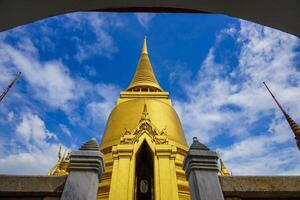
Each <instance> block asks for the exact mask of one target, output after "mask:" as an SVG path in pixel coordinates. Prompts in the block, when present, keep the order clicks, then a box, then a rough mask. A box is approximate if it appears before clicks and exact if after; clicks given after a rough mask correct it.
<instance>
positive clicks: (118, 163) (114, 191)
mask: <svg viewBox="0 0 300 200" xmlns="http://www.w3.org/2000/svg"><path fill="white" fill-rule="evenodd" d="M132 153H133V145H131V144H130V145H127V144H120V145H117V146H113V149H112V154H113V159H114V164H113V173H112V180H111V188H110V192H109V199H110V200H116V199H118V200H127V199H128V197H129V196H132V194H131V193H132V192H133V191H130V190H129V185H130V183H129V179H130V174H132V173H134V171H133V170H134V168H133V167H134V166H133V165H131V159H132ZM131 184H133V183H131Z"/></svg>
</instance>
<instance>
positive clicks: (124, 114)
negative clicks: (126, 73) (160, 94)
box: [101, 98, 187, 149]
mask: <svg viewBox="0 0 300 200" xmlns="http://www.w3.org/2000/svg"><path fill="white" fill-rule="evenodd" d="M144 105H147V112H148V114H149V118H150V120H151V122H152V123H153V124H154V125H155V127H156V128H157V129H158V131H161V130H164V129H165V131H166V136H167V138H168V139H169V141H170V142H175V143H176V144H177V145H179V146H183V147H186V146H187V143H186V140H185V137H184V133H183V130H182V127H181V123H180V120H179V117H178V115H177V113H176V111H175V110H174V109H173V108H172V106H170V105H169V104H167V103H164V102H162V101H160V100H156V99H147V98H138V99H133V100H128V101H125V102H123V103H120V104H118V105H117V106H116V107H115V108H114V110H113V111H112V112H111V114H110V116H109V118H108V120H107V123H106V128H105V132H104V135H103V137H102V143H101V149H104V148H106V147H109V146H113V145H116V144H118V143H119V142H120V138H121V137H122V136H123V134H124V132H125V129H129V130H130V131H133V130H134V129H135V128H136V127H137V126H138V124H139V122H140V119H141V117H142V113H143V109H144Z"/></svg>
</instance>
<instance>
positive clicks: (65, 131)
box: [59, 124, 72, 137]
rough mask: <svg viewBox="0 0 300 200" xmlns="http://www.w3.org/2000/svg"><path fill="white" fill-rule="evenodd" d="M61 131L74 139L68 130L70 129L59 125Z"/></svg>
mask: <svg viewBox="0 0 300 200" xmlns="http://www.w3.org/2000/svg"><path fill="white" fill-rule="evenodd" d="M59 127H60V129H61V130H62V131H63V133H65V134H66V135H67V136H69V137H72V134H71V131H70V130H69V129H68V127H67V126H66V125H64V124H59Z"/></svg>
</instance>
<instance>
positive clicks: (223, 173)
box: [217, 153, 231, 176]
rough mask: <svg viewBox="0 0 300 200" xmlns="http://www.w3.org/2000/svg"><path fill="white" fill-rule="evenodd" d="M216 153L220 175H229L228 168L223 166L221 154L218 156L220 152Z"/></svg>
mask: <svg viewBox="0 0 300 200" xmlns="http://www.w3.org/2000/svg"><path fill="white" fill-rule="evenodd" d="M217 154H218V157H219V159H220V165H221V166H220V173H221V176H231V173H230V171H229V169H228V168H227V167H226V166H225V164H224V162H223V160H222V158H221V156H220V153H217Z"/></svg>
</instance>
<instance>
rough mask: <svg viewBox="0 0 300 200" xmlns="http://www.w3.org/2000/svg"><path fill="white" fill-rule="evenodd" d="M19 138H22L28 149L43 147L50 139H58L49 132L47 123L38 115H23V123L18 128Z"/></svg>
mask: <svg viewBox="0 0 300 200" xmlns="http://www.w3.org/2000/svg"><path fill="white" fill-rule="evenodd" d="M16 133H17V137H18V138H20V139H21V140H22V141H23V143H24V144H25V145H26V147H27V148H29V149H31V147H39V148H43V146H44V145H45V144H46V143H47V142H46V141H47V140H48V139H51V138H53V139H57V137H56V135H55V134H54V133H51V132H50V131H48V130H47V129H46V127H45V123H44V122H43V120H41V119H40V118H39V117H38V116H37V115H33V114H31V113H26V114H23V116H22V121H21V123H20V124H19V125H18V126H17V128H16Z"/></svg>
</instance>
